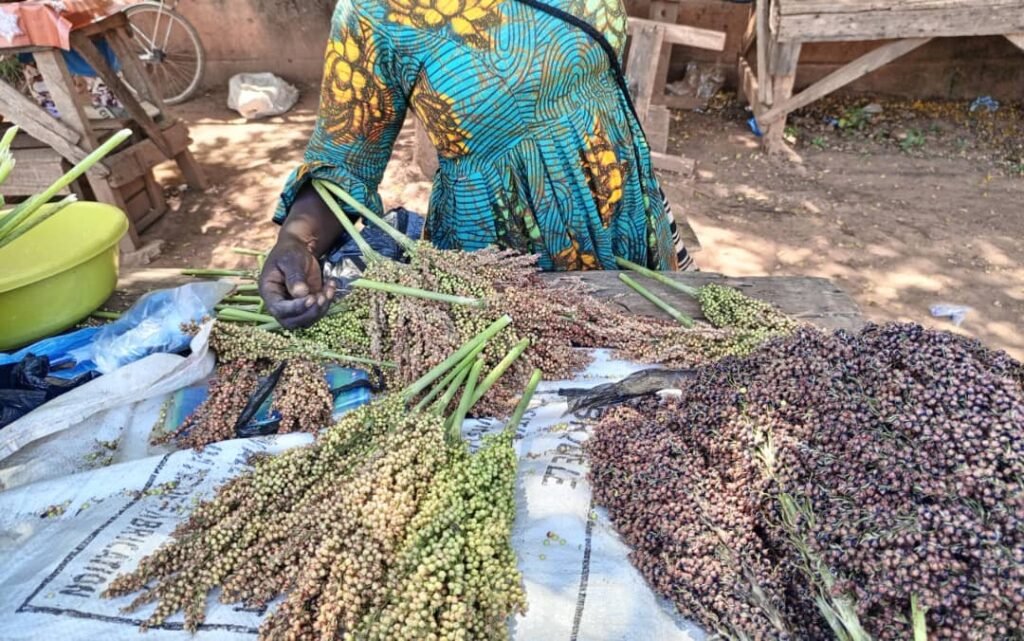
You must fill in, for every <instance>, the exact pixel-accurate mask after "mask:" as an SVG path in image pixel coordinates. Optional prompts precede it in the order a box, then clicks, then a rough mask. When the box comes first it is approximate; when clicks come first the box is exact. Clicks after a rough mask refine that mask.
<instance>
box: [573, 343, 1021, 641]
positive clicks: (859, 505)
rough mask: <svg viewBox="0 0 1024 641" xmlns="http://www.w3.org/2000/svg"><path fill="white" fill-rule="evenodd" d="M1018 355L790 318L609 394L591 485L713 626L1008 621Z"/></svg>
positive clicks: (1016, 494) (982, 630)
mask: <svg viewBox="0 0 1024 641" xmlns="http://www.w3.org/2000/svg"><path fill="white" fill-rule="evenodd" d="M1022 382H1024V367H1022V365H1021V364H1020V363H1018V362H1016V361H1014V360H1013V359H1011V358H1010V357H1008V356H1007V355H1006V354H1004V353H1001V352H993V351H990V350H988V349H986V348H985V347H983V346H982V345H981V344H980V343H978V342H976V341H974V340H970V339H966V338H963V337H960V336H956V335H954V334H951V333H948V332H941V331H932V330H925V329H923V328H921V327H919V326H915V325H905V324H891V325H886V326H868V327H867V328H866V329H864V330H863V331H861V332H860V333H856V334H851V333H847V332H843V331H840V332H836V333H834V334H831V335H829V334H825V333H821V332H818V331H815V330H813V329H810V328H801V329H799V330H798V331H797V332H796V333H795V334H792V335H791V336H789V337H783V338H778V339H776V340H774V341H772V342H770V343H768V344H767V345H765V346H763V347H761V348H760V349H758V350H755V351H754V352H753V353H751V354H749V355H747V356H745V357H741V358H737V357H732V358H725V359H722V360H720V361H719V362H717V363H715V364H713V365H709V366H707V367H703V368H700V369H699V370H698V372H697V375H696V377H695V378H694V379H693V380H692V381H691V382H689V383H687V384H686V385H684V389H683V390H682V396H681V398H680V399H678V400H677V401H676V400H669V401H666V402H658V401H655V400H649V401H643V402H640V403H637V404H635V405H634V406H632V407H624V408H619V409H617V410H614V411H612V412H611V413H609V414H608V415H607V416H606V417H605V418H604V419H603V420H602V421H601V422H600V423H599V424H598V426H597V428H596V429H595V435H594V438H593V439H592V440H591V441H590V442H589V443H588V445H587V451H588V453H589V455H590V459H591V478H592V481H593V485H594V493H595V499H596V500H597V502H598V503H599V504H601V505H603V506H605V507H607V508H608V511H609V514H610V516H611V519H612V521H613V523H614V524H615V525H616V527H617V529H618V530H619V532H620V533H621V534H622V535H623V537H624V538H625V539H626V541H627V542H628V543H629V544H631V545H632V546H633V547H634V551H633V553H632V559H633V561H634V563H635V564H636V566H637V567H638V568H639V569H640V570H641V571H642V572H643V574H644V575H645V576H646V577H647V579H648V580H649V581H650V582H651V584H652V585H653V586H654V588H655V589H657V590H658V591H659V592H660V593H662V594H663V595H665V596H666V597H667V598H669V599H671V600H672V601H674V602H675V603H676V605H677V606H678V607H679V609H680V610H681V611H682V612H683V613H685V614H687V615H689V616H692V617H694V618H696V619H697V620H699V621H700V622H701V623H702V624H704V625H705V626H706V627H708V628H709V629H711V630H713V631H714V632H716V633H718V634H719V635H720V636H722V637H723V638H727V639H736V640H740V639H839V640H840V641H868V640H871V639H879V640H893V641H896V640H905V639H914V640H915V641H926V640H927V639H962V640H967V639H979V640H980V639H985V640H999V641H1005V640H1013V639H1024V390H1022Z"/></svg>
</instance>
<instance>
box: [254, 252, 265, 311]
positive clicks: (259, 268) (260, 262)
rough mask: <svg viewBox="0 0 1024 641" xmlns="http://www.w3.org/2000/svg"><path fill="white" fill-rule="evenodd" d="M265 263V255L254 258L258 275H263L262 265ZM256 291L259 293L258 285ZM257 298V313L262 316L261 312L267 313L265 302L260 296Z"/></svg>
mask: <svg viewBox="0 0 1024 641" xmlns="http://www.w3.org/2000/svg"><path fill="white" fill-rule="evenodd" d="M266 262H267V255H266V254H260V255H259V256H257V257H256V270H257V273H258V274H260V275H263V265H265V264H266ZM256 291H259V286H258V285H257V286H256ZM259 298H260V309H259V312H260V313H261V314H262V313H263V312H265V311H267V304H266V302H264V300H263V297H262V296H260V297H259Z"/></svg>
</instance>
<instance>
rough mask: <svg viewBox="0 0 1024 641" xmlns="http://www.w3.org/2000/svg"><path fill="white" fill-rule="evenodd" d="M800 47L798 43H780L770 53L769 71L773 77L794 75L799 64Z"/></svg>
mask: <svg viewBox="0 0 1024 641" xmlns="http://www.w3.org/2000/svg"><path fill="white" fill-rule="evenodd" d="M802 48H803V47H802V45H801V44H800V43H799V42H780V43H779V44H778V46H776V47H775V48H774V50H773V51H772V54H773V55H772V59H771V62H770V64H769V67H770V69H769V71H770V72H771V73H772V75H775V76H789V75H793V74H795V73H796V66H797V64H798V63H799V62H800V51H801V49H802Z"/></svg>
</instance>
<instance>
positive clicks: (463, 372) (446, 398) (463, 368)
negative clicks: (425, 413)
mask: <svg viewBox="0 0 1024 641" xmlns="http://www.w3.org/2000/svg"><path fill="white" fill-rule="evenodd" d="M479 361H480V359H479V358H473V360H471V361H466V362H465V363H464V364H463V365H459V366H457V367H456V368H455V369H453V370H452V371H453V372H455V376H454V377H452V380H451V382H450V383H448V388H447V389H446V390H445V391H444V395H443V396H442V397H441V398H439V399H437V402H436V403H434V405H433V406H431V408H430V411H431V412H433V413H434V414H436V415H438V416H442V415H443V414H444V411H445V410H446V409H448V406H449V405H451V403H452V399H453V398H455V395H456V394H458V393H459V388H461V387H462V384H463V383H464V382H465V381H466V377H467V376H469V371H470V370H471V369H473V365H474V364H475V363H477V362H479ZM437 387H438V388H440V387H441V386H440V385H438V386H437Z"/></svg>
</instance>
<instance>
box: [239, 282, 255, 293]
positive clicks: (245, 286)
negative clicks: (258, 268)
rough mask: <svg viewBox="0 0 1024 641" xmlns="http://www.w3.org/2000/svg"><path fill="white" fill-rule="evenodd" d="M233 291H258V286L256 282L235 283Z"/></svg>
mask: <svg viewBox="0 0 1024 641" xmlns="http://www.w3.org/2000/svg"><path fill="white" fill-rule="evenodd" d="M234 291H235V293H236V294H248V293H250V292H258V291H260V286H259V285H257V284H256V283H242V284H240V285H235V290H234Z"/></svg>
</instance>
